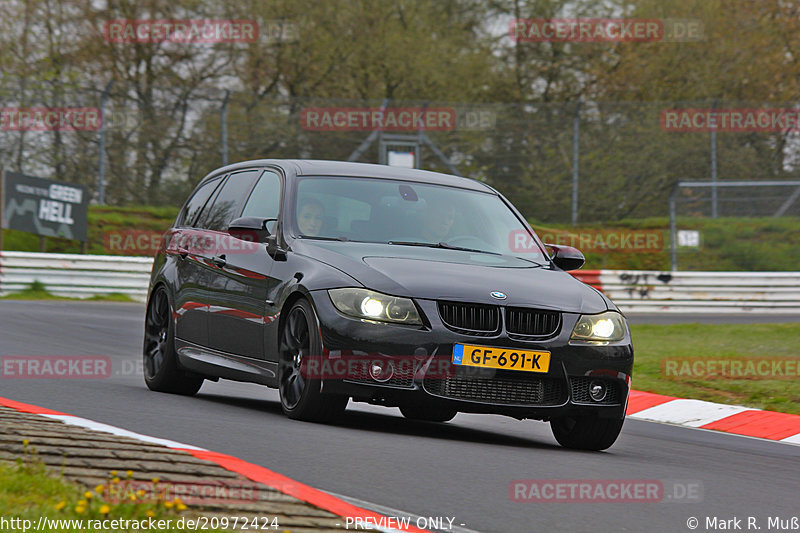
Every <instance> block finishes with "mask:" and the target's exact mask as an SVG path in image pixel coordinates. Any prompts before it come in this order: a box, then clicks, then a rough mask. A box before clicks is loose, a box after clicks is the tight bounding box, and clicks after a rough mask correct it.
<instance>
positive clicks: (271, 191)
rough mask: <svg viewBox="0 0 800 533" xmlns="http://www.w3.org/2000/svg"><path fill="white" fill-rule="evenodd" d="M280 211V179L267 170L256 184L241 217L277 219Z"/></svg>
mask: <svg viewBox="0 0 800 533" xmlns="http://www.w3.org/2000/svg"><path fill="white" fill-rule="evenodd" d="M280 210H281V178H280V176H278V175H277V174H276V173H275V172H272V171H271V170H267V171H265V172H264V174H263V175H262V176H261V179H260V180H258V183H256V186H255V188H254V189H253V192H252V193H250V198H248V199H247V203H246V204H245V206H244V211H242V216H243V217H261V218H278V214H279V213H280Z"/></svg>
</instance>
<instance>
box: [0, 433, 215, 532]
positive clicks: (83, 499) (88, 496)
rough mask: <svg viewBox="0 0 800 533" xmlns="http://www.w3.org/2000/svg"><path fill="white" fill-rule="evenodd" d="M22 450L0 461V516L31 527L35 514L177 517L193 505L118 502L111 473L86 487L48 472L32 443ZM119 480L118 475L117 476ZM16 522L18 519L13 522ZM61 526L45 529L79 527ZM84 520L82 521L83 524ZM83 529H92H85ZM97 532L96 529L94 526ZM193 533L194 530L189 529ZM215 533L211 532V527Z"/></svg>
mask: <svg viewBox="0 0 800 533" xmlns="http://www.w3.org/2000/svg"><path fill="white" fill-rule="evenodd" d="M24 446H25V454H24V455H23V456H22V457H20V458H19V459H17V461H15V462H4V461H0V517H3V518H4V519H6V520H9V519H11V518H15V519H23V520H30V521H31V522H32V525H31V526H30V527H29V530H32V529H34V528H35V527H36V525H37V524H38V521H39V519H40V517H46V518H49V519H55V520H58V519H63V520H81V519H82V520H84V521H86V520H104V519H128V520H148V518H152V519H153V520H159V519H164V520H167V519H169V520H172V524H173V526H174V525H175V523H176V521H177V520H178V519H179V518H181V517H183V516H186V517H196V516H198V515H199V513H198V511H199V510H198V509H194V508H188V507H187V506H185V505H184V504H183V503H182V502H180V501H178V502H176V501H169V502H167V501H164V500H158V499H151V500H148V501H141V500H140V499H137V501H131V500H127V499H126V500H125V502H124V503H122V502H120V501H119V500H121V499H123V498H109V499H106V495H108V493H109V492H108V487H109V486H111V485H112V484H113V481H112V480H113V477H114V476H116V474H115V473H114V474H109V482H108V484H104V485H103V486H102V489H99V487H98V488H96V489H95V490H89V491H87V488H86V487H81V486H78V485H76V484H74V483H71V482H69V481H68V480H66V479H65V478H63V476H61V475H60V474H58V473H55V472H53V471H52V470H49V469H48V468H47V467H46V466H45V465H44V464H43V463H41V462H40V461H39V460H38V458H37V457H36V453H35V450H34V449H33V447H31V446H28V444H27V443H26V444H25V445H24ZM117 479H119V478H117ZM17 524H19V522H18V523H17ZM61 525H62V526H65V527H53V525H52V523H51V527H50V528H46V530H47V531H59V532H60V531H65V532H73V531H74V532H77V531H81V530H80V529H78V528H77V527H76V524H74V523H73V524H71V526H67V525H66V524H63V523H62V524H61ZM85 525H86V522H84V526H85ZM7 530H9V531H13V530H19V531H22V528H21V527H16V528H14V527H12V528H10V529H7ZM83 531H95V529H93V528H92V529H89V528H86V529H84V530H83ZM97 531H100V530H97ZM162 531H185V530H183V529H176V528H174V527H173V528H172V529H164V530H162ZM192 531H194V530H192ZM214 531H216V530H214Z"/></svg>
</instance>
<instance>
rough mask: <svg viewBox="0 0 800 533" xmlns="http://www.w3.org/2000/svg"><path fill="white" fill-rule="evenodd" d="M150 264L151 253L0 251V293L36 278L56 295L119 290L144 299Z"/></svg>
mask: <svg viewBox="0 0 800 533" xmlns="http://www.w3.org/2000/svg"><path fill="white" fill-rule="evenodd" d="M152 268H153V259H152V258H150V257H124V256H118V255H81V254H42V253H34V252H0V295H5V294H8V293H10V292H15V291H21V290H24V289H26V288H28V287H29V286H30V285H31V283H33V282H34V281H39V282H41V283H42V284H44V286H45V287H46V288H47V290H48V291H49V292H51V293H52V294H55V295H57V296H68V297H72V298H89V297H91V296H95V295H104V294H111V293H120V294H125V295H127V296H129V297H131V298H132V299H134V300H137V301H142V302H143V301H144V300H145V299H146V298H147V284H148V282H149V280H150V270H151V269H152Z"/></svg>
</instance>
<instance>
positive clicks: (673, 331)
mask: <svg viewBox="0 0 800 533" xmlns="http://www.w3.org/2000/svg"><path fill="white" fill-rule="evenodd" d="M631 335H632V336H633V346H634V356H635V363H634V371H633V388H634V389H636V390H642V391H648V392H655V393H658V394H666V395H669V396H678V397H681V398H694V399H698V400H708V401H712V402H719V403H727V404H736V405H745V406H748V407H755V408H758V409H766V410H770V411H781V412H784V413H793V414H800V378H798V376H796V375H795V376H794V378H791V377H786V376H784V377H781V376H776V377H772V376H768V377H762V376H754V377H747V378H740V379H732V378H730V377H721V376H720V377H708V376H691V375H690V376H675V375H667V372H665V368H664V364H665V361H667V360H673V361H674V360H680V359H692V360H693V359H706V360H718V361H742V362H743V364H746V363H747V362H748V361H758V360H760V359H763V358H769V359H770V360H772V359H781V360H792V361H795V364H796V362H797V361H798V359H800V355H799V354H798V350H797V347H798V346H800V325H798V324H675V325H633V326H631ZM673 374H674V373H673Z"/></svg>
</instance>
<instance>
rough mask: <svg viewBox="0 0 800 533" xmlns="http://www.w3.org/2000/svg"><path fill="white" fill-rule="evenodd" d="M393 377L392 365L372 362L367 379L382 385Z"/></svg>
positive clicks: (390, 363)
mask: <svg viewBox="0 0 800 533" xmlns="http://www.w3.org/2000/svg"><path fill="white" fill-rule="evenodd" d="M393 375H394V365H393V364H392V362H391V361H389V362H388V363H384V362H383V361H372V362H371V363H370V365H369V377H371V378H372V379H374V380H375V381H379V382H381V383H384V382H386V381H389V380H390V379H392V376H393Z"/></svg>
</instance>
